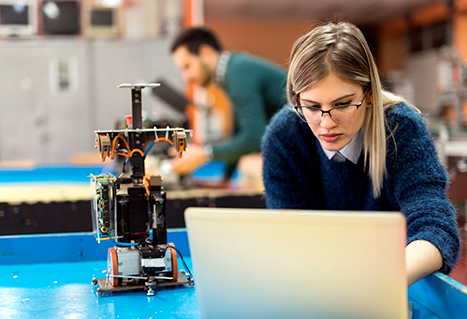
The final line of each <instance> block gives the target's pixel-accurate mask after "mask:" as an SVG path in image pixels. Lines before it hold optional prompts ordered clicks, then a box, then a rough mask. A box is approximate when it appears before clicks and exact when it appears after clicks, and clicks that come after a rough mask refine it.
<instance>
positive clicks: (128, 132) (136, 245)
mask: <svg viewBox="0 0 467 319" xmlns="http://www.w3.org/2000/svg"><path fill="white" fill-rule="evenodd" d="M159 85H160V84H159V83H149V84H121V85H119V86H118V88H130V89H131V101H132V115H131V116H129V115H127V116H126V118H127V126H128V127H127V128H126V129H121V130H97V131H95V132H94V133H95V142H96V145H95V148H97V150H98V151H99V154H100V157H101V160H102V161H105V160H106V158H110V159H114V158H115V156H116V155H117V154H118V155H120V156H123V157H124V158H125V160H124V164H123V169H122V172H121V173H120V174H119V175H118V176H114V175H112V174H101V175H98V176H95V175H92V174H91V176H90V178H91V188H92V191H93V196H92V210H91V211H92V222H93V231H94V234H95V237H96V240H97V241H98V242H99V243H100V242H101V241H103V240H114V241H115V244H116V246H115V247H111V248H109V249H108V255H107V276H106V278H100V279H97V278H96V276H94V278H93V280H92V283H93V284H94V285H95V286H97V289H96V294H97V295H98V296H102V295H103V294H105V293H107V292H113V291H122V290H135V289H144V290H146V292H147V294H148V295H154V294H155V290H156V288H157V287H164V286H173V285H185V286H192V285H194V281H193V278H192V277H191V272H190V270H189V268H188V267H187V265H186V263H185V261H184V260H183V256H182V255H181V253H180V252H179V251H178V249H177V248H175V246H174V245H173V244H172V243H167V227H166V221H165V202H166V194H165V192H164V191H163V187H162V178H161V176H158V175H157V176H147V175H146V174H145V166H144V160H145V157H146V156H147V154H148V153H149V151H150V150H151V148H152V147H153V146H154V144H155V143H157V142H165V143H170V144H171V145H172V146H173V147H174V148H175V149H176V150H177V152H178V156H179V157H182V154H183V152H184V151H185V150H186V138H187V134H189V135H192V133H193V132H192V131H191V130H188V129H184V128H170V127H168V126H167V127H166V128H157V127H154V128H143V127H142V111H141V109H142V102H141V98H142V96H141V90H142V89H144V88H155V87H157V86H159ZM149 134H151V136H152V134H154V136H155V139H154V141H153V142H152V143H151V144H150V145H149V147H147V148H146V150H144V146H145V144H146V138H147V135H149ZM127 163H129V164H130V165H131V175H130V176H123V174H124V170H125V165H126V164H127ZM177 252H178V254H179V255H180V258H181V260H182V262H183V264H184V267H185V269H186V271H184V270H179V269H178V263H177Z"/></svg>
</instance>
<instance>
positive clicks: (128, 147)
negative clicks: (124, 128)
mask: <svg viewBox="0 0 467 319" xmlns="http://www.w3.org/2000/svg"><path fill="white" fill-rule="evenodd" d="M118 138H121V139H122V141H123V143H125V146H126V149H127V150H128V152H130V146H128V142H127V141H126V139H125V137H123V136H122V135H117V136H116V137H115V138H114V140H113V142H112V150H111V151H112V153H111V154H110V159H114V158H115V145H116V143H117V140H118ZM117 154H119V155H121V154H120V153H117ZM127 157H128V156H127Z"/></svg>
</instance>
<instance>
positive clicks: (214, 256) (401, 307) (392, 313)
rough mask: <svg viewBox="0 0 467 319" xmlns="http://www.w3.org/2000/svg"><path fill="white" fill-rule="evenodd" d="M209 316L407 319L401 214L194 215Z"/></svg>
mask: <svg viewBox="0 0 467 319" xmlns="http://www.w3.org/2000/svg"><path fill="white" fill-rule="evenodd" d="M185 221H186V227H187V232H188V239H189V245H190V250H191V255H192V262H193V268H194V269H193V271H194V278H195V283H196V286H195V287H196V293H197V296H198V301H199V306H200V311H201V317H202V318H359V319H361V318H404V319H405V318H407V279H406V275H405V255H404V249H405V246H406V229H405V218H404V216H403V215H402V214H400V213H395V212H349V211H346V212H338V211H296V210H266V209H222V208H188V209H187V210H186V211H185Z"/></svg>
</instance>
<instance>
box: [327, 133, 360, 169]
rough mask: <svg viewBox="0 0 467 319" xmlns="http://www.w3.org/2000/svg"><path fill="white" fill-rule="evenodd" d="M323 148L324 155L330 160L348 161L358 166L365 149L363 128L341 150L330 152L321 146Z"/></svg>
mask: <svg viewBox="0 0 467 319" xmlns="http://www.w3.org/2000/svg"><path fill="white" fill-rule="evenodd" d="M320 145H321V144H320ZM321 148H322V149H323V151H324V154H326V157H327V158H328V159H330V160H334V161H337V162H344V161H345V159H348V160H349V161H351V162H352V163H354V164H357V163H358V159H359V158H360V154H361V153H362V149H363V127H362V128H361V129H360V130H359V131H358V133H357V134H355V136H354V137H353V138H352V139H351V140H350V142H349V143H348V144H347V145H346V146H344V147H343V148H342V149H341V150H339V151H328V150H327V149H325V148H324V147H323V146H321Z"/></svg>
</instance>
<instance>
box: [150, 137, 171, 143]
mask: <svg viewBox="0 0 467 319" xmlns="http://www.w3.org/2000/svg"><path fill="white" fill-rule="evenodd" d="M159 141H167V142H169V143H170V144H172V145H173V142H172V141H171V140H170V139H169V138H165V137H161V138H159V139H158V140H154V142H159Z"/></svg>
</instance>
